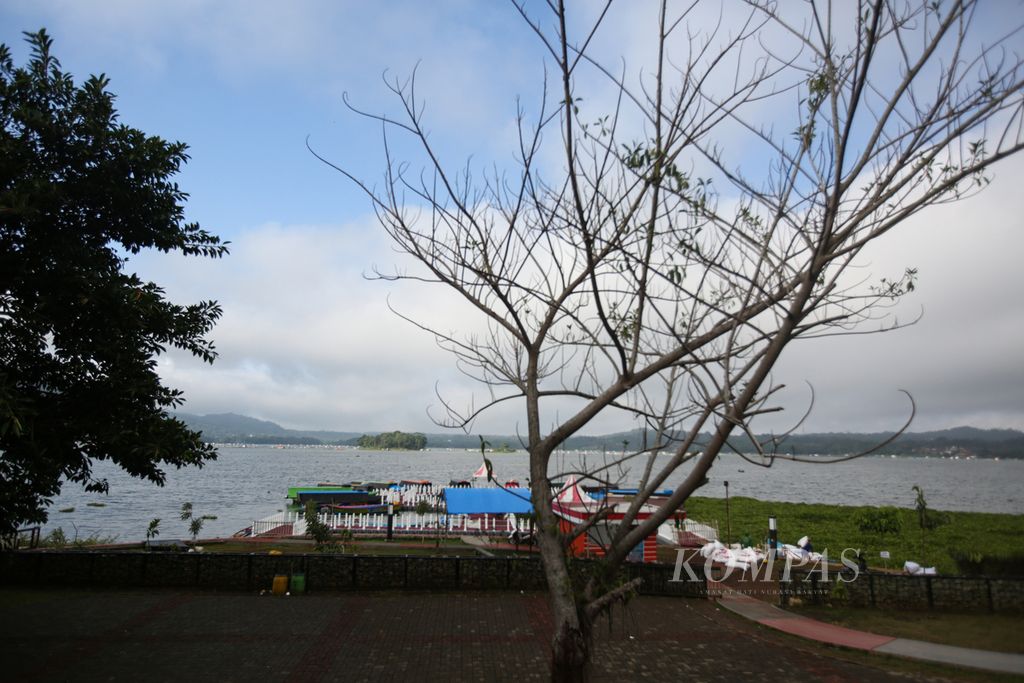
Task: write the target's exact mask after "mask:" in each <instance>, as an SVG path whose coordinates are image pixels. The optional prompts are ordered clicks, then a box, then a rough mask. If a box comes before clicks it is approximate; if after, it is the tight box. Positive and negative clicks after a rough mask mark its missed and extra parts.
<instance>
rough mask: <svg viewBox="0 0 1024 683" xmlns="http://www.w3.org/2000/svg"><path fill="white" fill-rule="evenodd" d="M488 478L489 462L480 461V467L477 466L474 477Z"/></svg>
mask: <svg viewBox="0 0 1024 683" xmlns="http://www.w3.org/2000/svg"><path fill="white" fill-rule="evenodd" d="M486 478H487V463H485V462H482V463H480V467H478V468H477V470H476V472H474V473H473V479H486Z"/></svg>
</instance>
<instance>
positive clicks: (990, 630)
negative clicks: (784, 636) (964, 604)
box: [789, 605, 1024, 654]
mask: <svg viewBox="0 0 1024 683" xmlns="http://www.w3.org/2000/svg"><path fill="white" fill-rule="evenodd" d="M789 611H791V612H795V613H797V614H802V615H803V616H805V617H810V618H811V619H818V620H819V621H825V622H828V623H831V624H838V625H840V626H845V627H846V628H852V629H857V630H858V631H868V632H869V633H877V634H879V635H886V636H895V637H897V638H911V639H913V640H924V641H928V642H931V643H942V644H945V645H958V646H960V647H973V648H979V649H982V650H995V651H997V652H1015V653H1018V654H1022V653H1024V639H1022V638H1021V637H1020V634H1021V630H1022V629H1024V615H1020V614H957V613H949V612H908V611H906V610H903V611H895V610H886V609H881V608H869V607H862V608H858V607H825V606H813V605H807V606H801V607H796V608H793V607H791V608H789Z"/></svg>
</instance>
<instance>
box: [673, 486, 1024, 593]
mask: <svg viewBox="0 0 1024 683" xmlns="http://www.w3.org/2000/svg"><path fill="white" fill-rule="evenodd" d="M729 508H730V510H729V518H730V521H731V524H730V525H729V526H731V529H732V536H731V539H730V540H731V541H732V542H737V541H739V539H740V537H741V536H743V535H744V534H746V535H748V536H750V537H751V538H752V539H753V540H754V542H755V543H760V542H761V541H762V540H763V539H764V538H765V536H766V535H767V533H768V517H769V516H770V515H774V516H775V517H776V519H777V520H778V528H779V541H781V542H786V543H796V541H797V539H799V538H800V537H801V536H804V535H809V536H810V537H811V540H812V542H813V544H814V549H815V550H816V551H818V552H825V550H827V551H828V554H829V559H831V560H834V561H838V559H839V554H840V553H841V552H842V551H843V549H844V548H859V549H861V550H862V551H863V552H864V553H865V554H866V556H867V558H868V563H869V564H870V565H871V566H873V567H879V568H881V567H883V566H885V565H884V564H883V561H882V560H881V559H880V558H879V552H880V551H882V550H887V551H889V553H890V555H891V559H890V560H888V562H887V566H888V567H889V568H896V569H900V568H902V567H903V562H904V561H905V560H913V561H914V562H917V563H919V564H922V565H925V566H935V567H937V568H938V570H939V572H941V573H944V574H957V573H959V572H958V571H957V567H956V563H955V562H954V561H953V559H952V558H951V557H950V552H951V551H959V552H969V553H983V554H997V555H1009V554H1024V515H1001V514H992V513H982V512H947V513H944V514H946V515H948V518H949V523H947V524H945V525H943V526H940V527H938V528H937V529H934V530H932V531H922V530H921V529H920V528H919V526H918V521H917V512H916V511H915V510H912V509H900V510H899V515H900V519H901V520H902V530H901V531H900V532H899V533H896V534H893V533H889V534H880V533H866V532H862V531H861V530H860V529H859V528H858V526H857V523H856V518H857V515H858V514H859V513H860V511H862V510H864V509H866V508H864V507H845V506H838V505H822V504H810V503H776V502H769V501H761V500H755V499H753V498H744V497H734V498H732V499H731V500H730V502H729ZM686 511H687V514H688V516H689V518H690V519H694V520H696V521H700V522H708V521H717V522H718V528H719V532H720V535H721V536H722V537H723V539H724V537H725V535H726V526H727V525H726V514H725V500H724V499H720V498H691V499H690V500H689V501H687V503H686Z"/></svg>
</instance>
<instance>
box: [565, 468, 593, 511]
mask: <svg viewBox="0 0 1024 683" xmlns="http://www.w3.org/2000/svg"><path fill="white" fill-rule="evenodd" d="M557 500H558V502H559V503H561V504H562V505H583V506H589V505H594V504H596V503H597V501H596V500H594V499H593V498H591V497H590V496H589V495H588V494H587V492H586V491H584V490H583V487H581V486H580V485H579V482H578V481H576V475H574V474H572V475H569V481H567V482H565V487H564V488H563V489H562V490H561V491H560V492H559V493H558V498H557Z"/></svg>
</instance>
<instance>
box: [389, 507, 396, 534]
mask: <svg viewBox="0 0 1024 683" xmlns="http://www.w3.org/2000/svg"><path fill="white" fill-rule="evenodd" d="M394 530H395V505H394V503H388V541H390V540H391V539H392V536H393V534H394Z"/></svg>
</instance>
